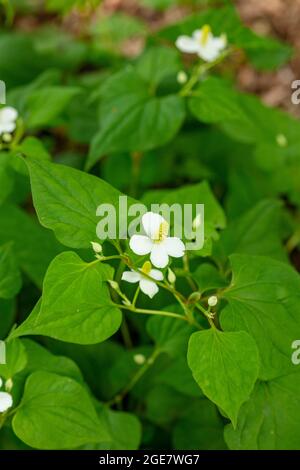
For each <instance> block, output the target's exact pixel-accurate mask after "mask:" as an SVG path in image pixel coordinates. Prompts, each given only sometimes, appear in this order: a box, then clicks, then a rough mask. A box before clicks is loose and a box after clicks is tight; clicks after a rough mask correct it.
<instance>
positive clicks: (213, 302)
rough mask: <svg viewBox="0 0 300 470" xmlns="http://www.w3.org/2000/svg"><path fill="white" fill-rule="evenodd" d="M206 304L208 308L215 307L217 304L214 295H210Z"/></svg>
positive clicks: (216, 298)
mask: <svg viewBox="0 0 300 470" xmlns="http://www.w3.org/2000/svg"><path fill="white" fill-rule="evenodd" d="M207 303H208V305H209V306H210V307H215V306H216V305H217V303H218V297H217V296H216V295H212V296H211V297H209V298H208V300H207Z"/></svg>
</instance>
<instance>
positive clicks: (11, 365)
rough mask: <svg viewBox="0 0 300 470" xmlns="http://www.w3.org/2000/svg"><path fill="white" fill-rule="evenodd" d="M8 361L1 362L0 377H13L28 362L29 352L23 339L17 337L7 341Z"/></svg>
mask: <svg viewBox="0 0 300 470" xmlns="http://www.w3.org/2000/svg"><path fill="white" fill-rule="evenodd" d="M5 356H6V357H5V358H6V363H5V364H0V377H2V378H3V377H4V378H5V379H11V378H13V377H14V376H15V375H16V374H18V372H21V371H22V370H23V369H24V368H25V367H26V364H27V359H28V358H27V354H26V350H25V347H24V345H23V344H22V341H21V340H19V339H15V340H13V341H9V342H8V343H6V354H5Z"/></svg>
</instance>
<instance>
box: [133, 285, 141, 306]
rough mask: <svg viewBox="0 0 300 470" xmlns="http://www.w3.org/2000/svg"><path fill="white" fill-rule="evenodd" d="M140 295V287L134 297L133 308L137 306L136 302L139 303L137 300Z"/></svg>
mask: <svg viewBox="0 0 300 470" xmlns="http://www.w3.org/2000/svg"><path fill="white" fill-rule="evenodd" d="M139 293H140V286H138V288H137V290H136V291H135V294H134V297H133V299H132V302H131V304H132V306H133V307H135V304H136V301H137V298H138V296H139Z"/></svg>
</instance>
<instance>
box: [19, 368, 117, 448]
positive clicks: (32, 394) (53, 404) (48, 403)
mask: <svg viewBox="0 0 300 470" xmlns="http://www.w3.org/2000/svg"><path fill="white" fill-rule="evenodd" d="M13 429H14V432H15V433H16V434H17V436H18V437H19V438H20V439H21V440H22V441H24V442H25V443H26V444H28V445H30V446H31V447H34V448H37V449H71V448H75V447H79V446H81V445H84V444H86V443H88V442H101V441H109V440H110V436H109V433H108V430H107V426H106V425H105V423H104V421H103V420H100V418H99V417H98V416H97V413H96V411H95V409H94V406H93V404H92V401H91V398H90V396H89V394H88V392H87V391H86V390H85V389H84V388H83V387H82V386H81V385H79V384H78V383H77V382H75V380H73V379H70V378H69V377H61V376H58V375H56V374H51V373H48V372H34V373H33V374H32V375H31V376H30V377H29V378H28V379H27V381H26V385H25V390H24V395H23V398H22V401H21V403H20V405H19V407H18V410H17V412H16V414H15V416H14V418H13Z"/></svg>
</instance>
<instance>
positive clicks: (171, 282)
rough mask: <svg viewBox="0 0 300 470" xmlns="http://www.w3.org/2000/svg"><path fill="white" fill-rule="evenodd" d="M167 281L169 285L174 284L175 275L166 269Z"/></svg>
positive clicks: (169, 269)
mask: <svg viewBox="0 0 300 470" xmlns="http://www.w3.org/2000/svg"><path fill="white" fill-rule="evenodd" d="M168 281H169V283H170V284H175V282H176V275H175V273H174V271H172V269H171V268H168Z"/></svg>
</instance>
